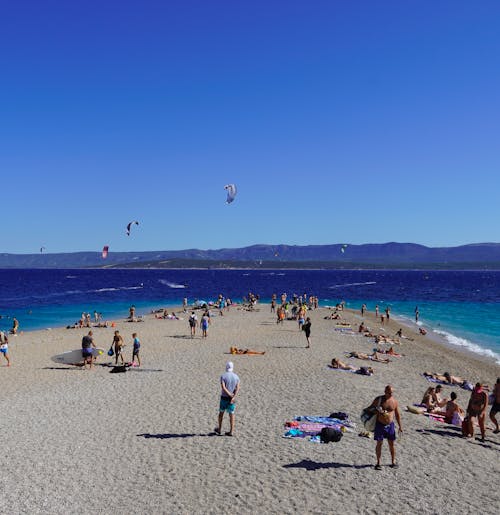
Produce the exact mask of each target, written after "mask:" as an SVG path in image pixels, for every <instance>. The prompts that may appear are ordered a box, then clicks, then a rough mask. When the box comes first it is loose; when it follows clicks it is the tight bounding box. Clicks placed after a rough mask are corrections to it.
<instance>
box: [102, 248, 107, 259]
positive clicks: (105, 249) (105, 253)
mask: <svg viewBox="0 0 500 515" xmlns="http://www.w3.org/2000/svg"><path fill="white" fill-rule="evenodd" d="M108 250H109V247H108V246H107V245H104V247H103V248H102V259H106V258H107V257H108Z"/></svg>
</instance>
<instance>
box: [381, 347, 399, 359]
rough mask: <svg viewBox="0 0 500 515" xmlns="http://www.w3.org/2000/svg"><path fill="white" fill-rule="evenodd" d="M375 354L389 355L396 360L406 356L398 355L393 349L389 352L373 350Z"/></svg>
mask: <svg viewBox="0 0 500 515" xmlns="http://www.w3.org/2000/svg"><path fill="white" fill-rule="evenodd" d="M373 350H374V351H375V352H378V353H379V354H388V355H389V356H394V357H395V358H401V357H402V356H404V354H398V353H397V352H396V351H395V350H394V349H393V348H392V347H391V348H390V349H389V350H385V349H378V348H376V349H373Z"/></svg>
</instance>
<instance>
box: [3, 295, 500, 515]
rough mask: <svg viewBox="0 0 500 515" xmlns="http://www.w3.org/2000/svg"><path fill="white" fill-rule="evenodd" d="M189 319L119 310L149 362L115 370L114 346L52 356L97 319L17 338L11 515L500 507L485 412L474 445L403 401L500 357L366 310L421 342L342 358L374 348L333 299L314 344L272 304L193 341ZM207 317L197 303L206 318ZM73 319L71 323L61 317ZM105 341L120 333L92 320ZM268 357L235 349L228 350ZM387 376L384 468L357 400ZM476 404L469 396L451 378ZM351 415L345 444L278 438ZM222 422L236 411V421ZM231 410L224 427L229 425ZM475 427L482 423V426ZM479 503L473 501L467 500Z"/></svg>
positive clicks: (463, 395)
mask: <svg viewBox="0 0 500 515" xmlns="http://www.w3.org/2000/svg"><path fill="white" fill-rule="evenodd" d="M176 312H177V313H179V316H180V317H181V318H182V319H181V320H164V319H156V318H155V317H154V315H152V314H151V315H146V316H145V317H144V319H143V321H142V322H140V323H131V322H127V321H126V319H125V316H126V314H124V318H123V319H121V320H118V319H117V320H115V321H114V322H115V324H116V329H118V330H119V331H120V333H121V334H122V336H123V338H124V340H125V343H126V345H127V346H126V348H125V356H126V358H127V359H128V360H130V359H131V355H132V337H131V335H132V333H133V332H137V333H138V335H139V338H140V339H141V342H142V346H141V360H142V366H141V367H130V368H129V369H128V370H127V372H126V373H116V374H113V373H110V371H111V369H112V368H111V367H110V366H108V365H111V364H112V363H113V362H114V361H113V359H112V358H110V357H109V356H107V354H104V355H103V356H101V357H99V358H98V360H97V363H96V366H95V367H94V368H93V369H92V370H83V369H82V368H81V367H75V366H71V365H63V364H58V363H55V362H53V361H52V360H51V358H52V356H54V355H57V354H61V353H62V352H64V351H69V350H72V349H77V348H79V347H80V344H81V339H82V337H83V335H85V334H86V333H87V332H88V329H85V328H82V329H64V328H57V329H52V330H45V331H32V332H24V333H21V334H19V335H17V336H11V337H10V345H9V352H10V357H11V360H12V366H11V367H9V368H7V367H6V366H4V365H5V362H4V361H2V362H1V365H2V367H1V368H0V385H1V389H2V393H3V395H2V397H1V399H0V410H1V427H2V437H3V438H2V443H3V445H2V458H1V460H2V467H1V471H0V481H1V485H2V496H1V498H0V512H1V513H31V514H33V513H51V514H68V513H75V514H76V513H78V514H87V513H89V514H90V513H106V514H115V513H116V514H126V513H127V514H128V513H141V514H142V513H144V514H146V513H147V514H151V513H186V514H193V513H195V514H198V513H200V514H201V513H210V514H212V513H213V514H219V513H221V514H224V513H249V514H250V513H299V512H300V513H318V514H319V513H335V512H339V511H341V512H342V513H348V514H350V513H353V514H354V513H394V514H401V513H420V514H435V513H453V514H461V513H463V514H466V513H471V512H473V511H476V510H477V511H479V512H481V513H485V514H489V513H491V514H494V513H498V506H499V504H500V496H499V493H498V489H497V488H496V482H497V481H498V477H499V472H500V460H499V457H500V454H499V451H500V435H498V434H493V432H492V430H491V429H492V423H491V422H490V421H489V420H487V427H488V428H489V429H488V430H487V435H486V440H485V442H480V441H478V440H472V441H471V440H466V439H464V438H462V437H461V431H460V428H458V427H455V426H451V425H448V424H445V423H442V422H439V421H436V420H433V419H431V418H429V417H426V416H423V415H416V414H412V413H409V412H406V411H405V407H406V406H407V405H412V404H414V403H417V402H419V401H420V400H421V398H422V395H423V393H424V391H425V389H426V388H427V387H428V386H429V384H430V383H428V381H427V380H426V379H425V378H424V377H423V376H422V375H421V374H422V372H423V371H430V372H439V373H443V372H445V371H449V372H450V373H452V374H454V375H459V376H461V377H465V378H467V379H468V380H470V381H471V382H472V383H475V382H476V381H480V382H482V383H484V384H488V385H490V386H492V385H493V384H494V383H495V381H496V379H497V377H498V376H500V366H499V365H498V364H496V363H495V362H494V361H492V360H488V359H486V358H480V357H477V356H474V355H473V354H468V353H464V352H459V351H457V350H455V349H451V348H449V347H447V346H444V345H442V344H441V343H439V342H438V341H435V340H434V339H433V338H432V336H431V335H426V336H421V335H419V334H417V333H416V331H415V329H414V328H409V327H404V326H402V325H401V324H400V323H399V322H398V321H395V320H392V319H391V321H390V322H388V323H386V324H384V325H383V326H381V325H380V322H379V321H378V320H375V317H374V315H373V313H366V314H365V316H364V317H363V320H364V322H365V324H366V325H367V326H368V327H369V328H370V329H371V331H372V332H374V333H383V334H387V335H390V336H393V335H394V334H395V333H396V331H397V330H398V329H399V328H400V327H403V334H405V335H406V336H408V337H409V338H411V340H406V339H403V340H401V345H398V346H395V350H396V351H397V352H399V353H401V354H404V356H403V357H401V358H391V362H390V363H388V364H385V363H376V362H366V361H362V360H358V359H353V358H347V357H346V355H345V354H346V353H347V352H350V351H358V352H364V353H370V352H372V350H373V348H374V347H375V344H374V342H373V338H368V337H364V336H362V335H361V334H359V333H358V332H357V328H358V326H359V324H360V322H361V320H362V318H361V315H360V313H359V312H354V311H349V310H346V311H344V312H343V313H342V315H341V316H342V319H343V321H344V322H345V323H347V324H350V325H351V328H352V329H353V330H352V331H339V330H336V329H338V328H337V327H336V326H337V324H338V321H337V320H328V319H325V317H326V316H328V315H329V314H330V313H331V310H329V309H327V308H319V309H316V310H312V311H310V312H308V316H310V317H311V320H312V332H311V348H310V349H306V348H305V347H306V339H305V337H304V334H303V332H302V331H300V330H299V328H298V324H297V322H296V321H291V320H286V321H285V322H284V323H283V324H276V317H275V314H273V313H271V311H270V306H269V305H268V304H260V305H259V304H258V305H257V308H256V309H255V310H252V311H249V310H247V309H244V308H242V307H241V306H232V307H231V308H230V309H229V310H228V311H226V312H225V313H224V316H219V315H218V312H217V310H214V311H213V312H212V315H213V316H212V323H211V325H210V328H209V332H208V337H207V338H206V339H202V338H201V331H200V330H199V329H198V332H197V335H196V337H195V338H191V337H190V334H189V332H190V331H189V326H188V321H187V318H188V314H187V313H182V311H181V310H180V308H179V309H177V310H176ZM199 315H200V313H199ZM64 322H65V321H62V323H64ZM92 330H93V332H94V340H95V343H96V345H97V346H98V347H102V348H103V349H106V350H107V349H108V348H109V346H110V344H111V341H112V338H113V330H114V329H113V328H111V327H108V328H92ZM232 346H236V347H238V348H240V349H252V350H257V351H263V352H265V354H264V355H256V356H252V355H231V354H230V352H229V349H230V347H232ZM334 357H337V358H340V359H342V360H343V361H346V362H348V363H350V364H352V365H355V366H364V365H369V366H372V367H373V368H374V370H375V373H374V375H373V376H370V377H368V376H362V375H358V374H353V373H348V372H345V371H339V370H332V369H330V368H328V366H327V365H328V364H329V363H330V362H331V360H332V358H334ZM228 360H231V361H233V362H234V370H235V372H236V373H237V374H238V375H239V377H240V379H241V392H240V394H239V396H238V400H237V407H236V428H235V434H234V436H233V437H226V436H218V435H215V434H214V432H213V429H214V427H215V425H216V420H217V414H218V401H219V394H220V386H219V378H220V375H221V374H222V373H223V372H224V370H225V363H226V362H227V361H228ZM387 384H391V385H392V386H393V387H394V396H395V398H396V399H397V400H398V401H399V405H400V408H401V413H402V423H403V429H404V432H403V435H402V437H401V439H398V441H397V444H396V446H397V461H398V463H399V468H397V469H392V468H390V467H389V466H388V465H389V463H390V456H389V451H388V447H387V444H386V442H384V446H383V450H382V464H383V466H382V470H381V471H376V470H374V467H373V465H374V463H375V442H374V441H373V439H370V438H366V437H360V436H359V435H358V434H359V433H360V432H361V431H362V430H363V427H362V424H361V422H360V419H359V416H360V413H361V410H362V408H364V407H365V406H367V405H368V404H370V403H371V402H372V400H373V399H374V397H376V396H377V395H381V394H383V392H384V387H385V385H387ZM443 390H444V392H443V393H444V396H447V397H448V396H449V394H450V393H451V391H456V393H457V394H458V402H459V404H460V405H461V406H462V407H464V408H465V407H466V406H467V402H468V399H469V396H470V392H468V391H465V390H463V389H460V388H458V387H454V388H451V387H450V386H445V387H444V389H443ZM338 411H342V412H346V413H348V414H349V416H350V419H351V420H352V421H353V422H354V423H356V425H357V427H356V428H354V429H353V430H352V431H350V432H346V433H344V435H343V438H342V439H341V440H340V441H339V442H337V443H330V444H322V443H313V442H310V441H308V440H307V439H299V438H283V434H284V423H285V422H286V421H290V420H293V418H294V417H296V416H304V415H311V416H312V415H316V416H328V415H329V414H330V413H332V412H338ZM226 417H227V416H226ZM228 424H229V423H228V420H227V418H225V419H224V427H223V430H228V428H229V425H228ZM476 434H478V429H477V428H476ZM471 500H473V502H471Z"/></svg>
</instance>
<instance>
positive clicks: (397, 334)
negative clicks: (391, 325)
mask: <svg viewBox="0 0 500 515" xmlns="http://www.w3.org/2000/svg"><path fill="white" fill-rule="evenodd" d="M395 336H397V337H398V338H403V339H404V340H409V341H410V342H412V341H413V338H409V337H408V336H403V329H402V328H401V327H400V328H399V329H398V330H397V331H396V334H395Z"/></svg>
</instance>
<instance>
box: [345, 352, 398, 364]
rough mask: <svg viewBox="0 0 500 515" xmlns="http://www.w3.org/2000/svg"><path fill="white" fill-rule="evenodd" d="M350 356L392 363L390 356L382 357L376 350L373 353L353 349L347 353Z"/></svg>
mask: <svg viewBox="0 0 500 515" xmlns="http://www.w3.org/2000/svg"><path fill="white" fill-rule="evenodd" d="M347 357H348V358H358V359H368V360H371V361H378V362H379V363H390V362H391V360H390V359H389V358H381V357H380V356H379V355H378V354H377V352H376V351H375V352H374V353H373V354H365V353H364V352H357V351H352V352H349V353H348V354H347Z"/></svg>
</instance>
